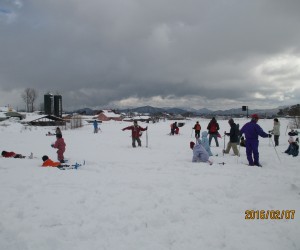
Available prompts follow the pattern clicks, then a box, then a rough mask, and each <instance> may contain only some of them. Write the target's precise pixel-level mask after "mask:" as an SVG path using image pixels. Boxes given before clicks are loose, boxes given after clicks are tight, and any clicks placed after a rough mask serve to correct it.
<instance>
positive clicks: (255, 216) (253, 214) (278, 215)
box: [245, 210, 295, 220]
mask: <svg viewBox="0 0 300 250" xmlns="http://www.w3.org/2000/svg"><path fill="white" fill-rule="evenodd" d="M294 218H295V210H246V211H245V220H293V219H294Z"/></svg>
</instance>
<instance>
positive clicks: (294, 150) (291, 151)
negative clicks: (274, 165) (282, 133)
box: [284, 136, 299, 157]
mask: <svg viewBox="0 0 300 250" xmlns="http://www.w3.org/2000/svg"><path fill="white" fill-rule="evenodd" d="M288 142H289V144H290V145H289V147H288V148H287V150H285V151H284V153H286V154H288V155H292V156H294V157H295V156H297V155H298V154H299V144H298V143H299V139H298V138H297V139H296V141H294V138H293V137H292V136H291V137H290V138H289V140H288Z"/></svg>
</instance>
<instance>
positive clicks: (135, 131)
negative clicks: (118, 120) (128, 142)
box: [122, 121, 148, 148]
mask: <svg viewBox="0 0 300 250" xmlns="http://www.w3.org/2000/svg"><path fill="white" fill-rule="evenodd" d="M147 129H148V127H146V128H142V127H141V126H139V125H138V123H137V121H134V122H133V125H132V126H128V127H126V128H123V129H122V130H123V131H124V130H131V137H132V147H134V148H135V147H136V144H135V142H137V143H138V146H139V147H141V146H142V142H141V139H140V137H141V135H142V131H146V130H147Z"/></svg>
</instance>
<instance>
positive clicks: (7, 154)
mask: <svg viewBox="0 0 300 250" xmlns="http://www.w3.org/2000/svg"><path fill="white" fill-rule="evenodd" d="M1 155H2V156H3V157H5V158H25V156H23V155H21V154H16V153H15V152H7V151H2V153H1Z"/></svg>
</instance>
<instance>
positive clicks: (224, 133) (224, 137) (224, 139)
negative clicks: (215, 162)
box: [223, 133, 226, 156]
mask: <svg viewBox="0 0 300 250" xmlns="http://www.w3.org/2000/svg"><path fill="white" fill-rule="evenodd" d="M225 137H226V134H225V133H224V149H223V156H224V152H225Z"/></svg>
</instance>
